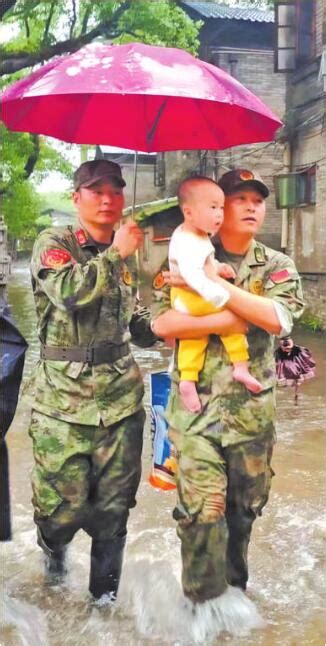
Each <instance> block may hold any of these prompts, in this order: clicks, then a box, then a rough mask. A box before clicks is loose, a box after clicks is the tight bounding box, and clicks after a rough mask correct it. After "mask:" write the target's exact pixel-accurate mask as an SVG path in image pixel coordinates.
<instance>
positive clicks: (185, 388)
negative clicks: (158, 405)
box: [179, 381, 201, 413]
mask: <svg viewBox="0 0 326 646" xmlns="http://www.w3.org/2000/svg"><path fill="white" fill-rule="evenodd" d="M179 393H180V397H181V400H182V403H183V405H184V406H185V408H187V410H189V411H190V412H191V413H199V411H201V403H200V399H199V397H198V393H197V390H196V383H195V382H194V381H180V384H179Z"/></svg>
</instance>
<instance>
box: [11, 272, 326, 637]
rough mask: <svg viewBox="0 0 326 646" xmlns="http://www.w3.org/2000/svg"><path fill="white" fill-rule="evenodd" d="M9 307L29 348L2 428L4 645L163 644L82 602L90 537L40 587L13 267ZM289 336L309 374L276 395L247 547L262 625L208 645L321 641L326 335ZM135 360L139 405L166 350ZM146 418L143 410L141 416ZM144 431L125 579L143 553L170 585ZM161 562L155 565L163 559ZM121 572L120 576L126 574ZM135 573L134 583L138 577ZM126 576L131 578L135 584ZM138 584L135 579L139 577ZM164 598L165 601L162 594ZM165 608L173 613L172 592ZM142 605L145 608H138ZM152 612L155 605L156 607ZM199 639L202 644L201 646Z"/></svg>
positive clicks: (131, 621) (166, 535) (23, 281)
mask: <svg viewBox="0 0 326 646" xmlns="http://www.w3.org/2000/svg"><path fill="white" fill-rule="evenodd" d="M8 298H9V302H10V304H11V306H12V313H13V315H14V317H15V319H16V322H17V324H18V327H19V329H20V330H21V332H22V333H23V334H24V335H25V337H26V339H27V340H28V342H29V344H30V347H29V350H28V353H27V357H26V369H25V377H24V385H23V395H22V397H21V400H20V403H19V407H18V410H17V414H16V417H15V420H14V422H13V424H12V427H11V429H10V431H9V433H8V436H7V438H8V446H9V456H10V476H11V491H12V516H13V541H12V542H7V543H2V544H1V558H2V562H3V560H5V567H4V568H3V573H2V574H3V578H4V587H5V599H6V603H5V612H6V615H5V620H6V625H5V627H4V628H2V629H1V631H0V643H1V646H18V645H20V644H22V645H23V646H24V645H26V646H39V645H40V646H48V645H49V646H75V645H76V646H77V644H78V646H84V645H85V646H86V645H87V646H88V645H89V643H90V641H91V642H92V646H102V645H103V646H104V645H107V646H118V645H119V646H125V645H126V646H127V645H128V646H140V645H144V646H154V644H155V645H156V646H161V645H162V646H163V644H171V645H172V644H179V643H181V642H182V636H181V637H180V640H176V639H174V640H172V641H171V640H169V638H168V637H166V636H165V639H164V640H162V639H160V638H159V636H157V639H154V638H153V635H152V634H151V631H150V629H149V628H148V631H147V633H146V630H145V631H144V632H143V634H140V632H139V628H137V625H139V622H137V618H135V617H133V616H131V614H130V613H128V611H127V610H126V608H125V607H124V606H123V604H122V606H121V607H120V608H118V609H117V610H116V611H113V612H112V611H110V610H109V609H97V608H93V607H92V606H91V605H90V603H89V599H88V594H87V588H88V570H89V549H90V539H89V537H88V536H87V535H85V534H83V533H82V532H79V533H78V534H77V535H76V537H75V539H74V541H73V543H72V544H71V546H70V548H69V555H68V567H69V574H68V578H67V582H66V585H65V586H57V587H55V588H47V587H45V585H44V582H43V574H42V565H43V564H42V554H41V551H40V549H39V548H38V547H37V546H36V541H35V528H34V524H33V520H32V507H31V503H30V498H31V489H30V482H29V477H30V471H31V467H32V452H31V441H30V439H29V437H28V434H27V427H28V422H29V411H30V404H31V393H32V390H33V384H32V381H31V374H32V366H33V364H34V362H35V361H36V358H37V354H38V343H37V337H36V333H35V314H34V307H33V299H32V294H31V289H30V284H29V275H28V271H27V267H26V265H24V264H20V265H17V266H16V267H15V268H14V271H13V275H12V277H11V280H10V284H9V289H8ZM295 340H296V343H298V344H300V345H305V346H307V347H309V349H310V350H311V351H312V353H313V355H314V358H315V359H316V362H317V378H316V379H313V380H311V381H309V382H307V383H306V384H304V385H303V386H302V387H301V388H300V391H299V403H298V406H294V393H293V390H292V389H291V388H284V389H279V391H278V444H277V447H276V449H275V455H274V461H273V468H274V470H275V472H276V477H275V478H274V480H273V487H272V493H271V496H270V501H269V503H268V505H267V507H266V509H265V511H264V514H263V517H262V518H261V519H259V520H257V522H256V523H255V525H254V531H253V537H252V541H251V546H250V555H249V558H250V581H249V589H248V595H249V597H250V598H251V599H252V600H253V601H254V602H255V604H256V606H257V608H258V610H259V612H260V614H261V615H262V616H263V618H264V619H265V621H266V626H265V628H262V629H259V630H255V631H252V632H251V633H250V634H249V635H247V636H241V637H236V638H234V637H231V636H230V635H226V634H224V635H222V636H220V637H219V638H218V639H216V640H215V642H214V641H213V643H214V644H217V643H218V644H224V643H226V644H230V645H231V646H235V645H236V646H256V645H257V646H297V645H298V646H299V645H300V646H324V644H325V636H326V626H325V619H324V612H323V610H324V608H325V532H326V514H325V510H324V500H325V466H324V465H325V427H326V425H325V421H326V420H325V418H326V404H325V374H326V351H325V337H323V336H321V335H317V334H312V333H307V332H303V331H302V330H300V329H298V330H297V331H296V335H295ZM135 355H136V357H137V359H138V361H139V363H140V365H141V368H142V371H143V375H144V379H145V384H146V401H145V405H146V408H147V410H148V375H149V372H150V371H159V370H163V369H166V367H167V365H168V361H169V356H170V351H169V350H167V349H165V348H158V349H155V350H148V351H145V350H139V349H135ZM148 417H149V416H148ZM150 462H151V456H150V432H149V424H148V423H147V426H146V440H145V448H144V459H143V479H142V483H141V486H140V489H139V493H138V505H137V507H136V509H134V510H132V513H131V518H130V522H129V535H128V549H127V554H126V559H125V569H124V572H125V574H124V578H125V581H124V585H125V586H128V582H130V580H131V579H130V577H134V578H135V579H137V577H139V584H141V585H142V586H144V580H143V577H142V572H141V571H139V568H138V569H137V568H135V569H133V563H134V561H135V559H142V558H146V559H147V560H150V561H151V567H152V569H153V571H154V573H155V572H156V574H157V580H158V581H160V582H161V583H162V584H163V585H164V587H165V588H166V589H167V590H168V591H169V585H170V584H171V586H172V583H173V582H172V579H173V580H174V577H175V576H176V577H178V576H179V573H180V554H179V552H180V546H179V541H178V538H177V536H176V533H175V525H174V521H173V520H172V518H171V509H172V508H173V505H174V499H175V494H174V492H169V493H163V492H160V491H157V490H154V489H153V488H152V487H151V486H150V485H149V484H148V482H147V477H148V474H149V470H150ZM162 561H163V562H164V563H162ZM128 577H129V579H128ZM141 579H142V580H141ZM133 583H135V581H133ZM136 584H137V580H136ZM169 596H170V598H169ZM166 604H167V605H166V608H165V609H164V611H165V612H169V613H171V615H172V616H173V614H174V612H175V608H174V606H173V594H172V587H171V595H167V600H166ZM139 611H140V612H142V608H140V610H139ZM154 612H155V613H157V614H160V613H162V607H160V604H157V607H154ZM206 643H207V642H206Z"/></svg>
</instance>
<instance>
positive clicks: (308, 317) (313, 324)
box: [298, 309, 325, 332]
mask: <svg viewBox="0 0 326 646" xmlns="http://www.w3.org/2000/svg"><path fill="white" fill-rule="evenodd" d="M298 323H299V325H301V326H302V327H304V328H307V329H308V330H311V331H312V332H321V331H322V330H325V325H324V324H323V321H322V319H321V318H320V317H319V316H318V315H317V314H315V313H314V312H312V311H311V310H309V309H307V310H306V311H305V312H304V314H303V315H302V316H301V318H300V320H299V322H298Z"/></svg>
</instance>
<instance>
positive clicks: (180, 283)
mask: <svg viewBox="0 0 326 646" xmlns="http://www.w3.org/2000/svg"><path fill="white" fill-rule="evenodd" d="M162 276H163V278H164V283H165V284H166V285H170V287H183V288H187V287H188V285H187V283H185V281H184V280H183V278H181V276H176V275H175V274H172V273H171V272H170V271H162Z"/></svg>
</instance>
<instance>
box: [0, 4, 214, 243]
mask: <svg viewBox="0 0 326 646" xmlns="http://www.w3.org/2000/svg"><path fill="white" fill-rule="evenodd" d="M0 20H1V22H2V26H3V28H5V29H12V30H13V36H12V38H11V40H10V41H9V42H7V43H6V44H5V45H2V46H0V61H1V62H0V77H1V81H0V83H1V86H2V88H3V87H5V85H7V84H8V83H12V82H13V81H14V80H16V79H17V78H21V77H23V76H24V75H25V74H27V73H30V71H31V69H32V68H33V67H34V66H35V65H39V64H42V63H44V62H46V61H48V60H50V59H51V58H52V57H53V56H56V55H61V54H69V53H72V52H75V51H77V50H78V49H80V48H81V47H83V46H84V45H86V44H88V43H90V42H92V41H93V40H95V39H100V40H104V41H109V42H118V43H119V42H127V41H140V42H145V43H149V44H155V45H167V46H174V47H180V48H182V49H186V50H188V51H190V52H191V53H195V52H196V51H197V49H198V46H199V40H198V32H199V29H200V27H201V24H202V23H201V22H200V21H198V22H193V21H192V20H191V19H190V18H189V17H188V16H187V15H186V14H185V13H184V12H183V11H182V9H180V8H179V7H178V6H177V5H176V3H175V2H174V1H172V0H159V1H157V0H154V1H152V0H137V1H135V0H134V1H131V2H122V1H120V2H115V1H114V0H95V1H94V0H79V2H78V1H77V0H43V1H38V0H2V2H1V3H0ZM0 134H1V135H2V140H3V144H2V145H3V151H2V157H3V159H4V171H3V175H2V177H0V196H2V198H3V199H2V210H3V212H4V215H5V218H6V221H7V223H8V227H9V231H10V234H11V235H12V236H17V237H20V236H21V235H22V234H24V235H26V234H31V235H32V234H33V230H35V227H34V223H35V220H36V218H37V217H39V215H40V208H41V207H40V201H39V199H38V197H37V195H36V192H35V188H34V187H33V184H32V183H31V181H30V178H31V177H32V176H33V178H34V180H35V179H36V180H37V179H40V178H42V176H44V174H45V173H46V172H48V171H50V170H59V171H60V172H62V173H64V174H65V173H66V174H69V173H70V172H71V168H70V167H69V164H68V162H67V161H66V160H65V159H64V157H63V156H62V155H60V154H59V153H58V152H57V151H55V150H54V149H53V148H51V147H50V145H49V143H46V140H45V139H44V138H43V137H39V136H37V135H28V134H20V133H11V132H9V131H8V130H6V129H5V127H4V126H2V127H1V133H0ZM23 210H24V213H22V211H23ZM33 227H34V229H33Z"/></svg>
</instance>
